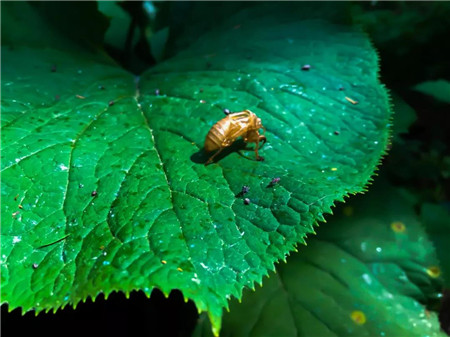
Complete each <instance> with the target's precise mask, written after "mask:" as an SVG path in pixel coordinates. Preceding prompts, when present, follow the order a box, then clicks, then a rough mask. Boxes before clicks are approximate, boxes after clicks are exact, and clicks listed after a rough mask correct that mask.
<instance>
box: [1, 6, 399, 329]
mask: <svg viewBox="0 0 450 337" xmlns="http://www.w3.org/2000/svg"><path fill="white" fill-rule="evenodd" d="M24 6H25V5H24ZM280 8H282V7H280ZM252 11H253V12H252ZM252 11H243V12H241V13H240V14H237V15H236V16H234V17H232V18H230V19H229V20H228V21H227V22H226V23H225V24H224V25H222V26H220V27H217V29H215V30H213V31H211V32H209V33H207V34H205V35H204V36H203V37H201V38H200V39H199V40H198V41H197V42H196V43H193V44H192V45H191V46H190V47H189V48H188V49H187V50H185V51H184V52H180V53H179V54H178V55H177V56H175V57H174V58H172V59H170V60H168V61H166V62H164V63H161V64H160V65H159V66H157V67H155V68H152V69H151V70H149V71H148V72H147V73H145V74H144V75H143V76H142V77H141V78H140V80H135V79H134V78H133V77H132V76H131V75H130V74H128V73H126V72H125V71H123V70H121V69H119V68H117V67H115V66H114V65H112V64H111V62H110V61H109V60H108V59H105V58H102V57H100V56H98V55H97V56H94V55H93V54H91V53H88V52H84V51H82V50H79V51H78V52H72V53H67V52H64V50H59V49H58V45H57V43H55V44H53V45H52V46H51V47H53V49H43V48H42V49H41V48H38V47H36V45H35V44H30V47H28V46H27V44H26V43H24V46H20V43H16V44H15V46H14V48H11V47H4V48H2V62H4V64H6V65H7V67H3V69H4V71H3V73H2V76H3V81H2V146H3V148H2V156H3V160H2V163H1V164H2V179H3V183H2V205H1V206H2V215H3V219H2V220H3V221H2V229H1V230H2V242H1V245H2V256H1V262H2V300H3V301H6V302H8V303H9V305H10V308H11V309H12V308H16V307H22V308H23V309H24V310H30V309H36V311H41V310H50V309H52V308H53V309H55V308H59V307H60V306H65V305H67V304H69V303H70V304H76V303H77V302H79V301H80V300H84V299H85V298H86V297H88V296H92V297H95V296H96V295H97V294H99V293H100V292H103V293H105V294H109V293H110V292H111V291H114V290H121V291H124V292H126V293H128V292H130V291H132V290H137V289H139V290H142V291H144V292H145V293H146V294H148V295H149V294H150V293H151V291H152V289H153V288H154V287H157V288H160V289H161V290H162V291H163V292H164V293H169V292H170V291H171V290H172V289H175V288H177V289H180V290H182V292H183V294H184V296H185V297H186V298H190V299H193V300H194V301H195V303H196V305H197V307H198V309H199V310H200V311H208V313H209V315H210V317H211V319H212V322H213V327H214V330H215V332H216V333H217V331H218V329H219V327H220V320H221V313H222V308H223V307H227V300H228V299H229V298H230V297H231V296H235V297H238V298H240V297H241V293H242V290H243V288H244V287H253V284H254V282H261V280H262V277H263V276H264V275H266V274H267V273H268V271H269V270H272V269H273V268H274V263H275V262H276V261H278V260H280V259H284V258H285V256H286V254H288V253H289V252H290V251H292V250H293V249H295V246H296V245H297V244H298V243H300V242H304V239H305V237H306V235H307V234H308V233H313V232H314V230H313V225H314V224H315V223H316V222H317V221H321V220H323V214H324V213H327V212H330V211H331V207H332V205H333V204H334V202H335V201H336V200H343V197H344V196H346V195H348V194H349V193H356V192H360V191H362V190H364V186H365V185H366V183H367V181H368V180H369V178H370V176H371V175H372V173H373V171H374V169H375V166H376V165H377V163H378V162H379V160H380V156H381V155H382V154H383V152H384V148H385V146H386V143H387V138H388V126H389V118H390V109H389V104H388V99H387V94H386V92H385V90H384V88H383V87H382V86H381V85H380V83H379V81H378V77H377V58H376V54H375V52H374V50H373V49H372V47H371V46H370V44H369V42H368V40H367V38H366V37H365V36H364V35H363V34H361V33H359V32H356V31H354V30H352V29H350V28H348V27H345V26H337V25H334V24H329V23H327V22H324V21H317V20H313V21H298V20H296V17H295V15H294V14H295V13H291V15H289V13H285V14H286V15H276V16H273V15H271V14H272V13H271V12H270V11H269V12H268V11H258V10H255V9H252ZM9 24H11V25H12V24H13V22H9ZM30 34H32V33H31V32H30ZM8 41H11V39H9V40H8ZM305 65H310V68H309V67H308V69H309V70H307V69H306V68H305V67H304V66H305ZM302 68H303V69H302ZM346 97H347V98H346ZM349 98H350V100H349ZM352 101H353V103H355V102H356V101H357V104H353V103H352ZM225 108H226V109H229V110H231V111H242V110H244V109H250V110H252V111H253V112H254V113H256V114H257V115H258V116H259V117H260V118H261V120H262V123H263V125H264V126H265V127H266V129H267V132H266V136H267V139H268V142H267V143H266V144H265V146H264V147H262V149H261V150H260V154H261V155H262V156H264V157H265V161H263V162H259V161H255V154H254V152H253V151H252V150H246V149H244V147H245V146H243V145H244V144H243V142H242V141H240V142H236V143H235V144H234V146H233V147H231V149H230V150H229V151H224V155H223V156H221V157H220V158H219V160H218V161H217V163H215V164H213V165H209V166H204V165H203V163H204V162H205V160H206V159H207V158H208V157H209V156H210V155H211V154H205V153H203V151H202V148H203V142H204V139H205V136H206V134H207V132H208V130H209V129H210V128H211V127H212V126H213V124H214V123H215V122H216V121H218V120H219V119H221V118H223V117H224V116H225V115H224V114H223V109H225ZM275 177H279V178H280V182H279V183H277V184H275V185H271V184H270V182H271V180H272V179H273V178H275ZM244 185H245V186H249V187H250V192H249V193H248V194H247V195H246V197H248V198H249V199H250V200H251V203H250V204H249V205H246V204H244V202H243V198H242V196H239V192H241V190H242V187H243V186H244Z"/></svg>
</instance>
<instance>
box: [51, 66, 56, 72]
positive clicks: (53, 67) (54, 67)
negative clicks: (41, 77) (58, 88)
mask: <svg viewBox="0 0 450 337" xmlns="http://www.w3.org/2000/svg"><path fill="white" fill-rule="evenodd" d="M51 71H52V73H54V72H56V64H54V65H52V69H51Z"/></svg>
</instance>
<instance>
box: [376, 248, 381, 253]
mask: <svg viewBox="0 0 450 337" xmlns="http://www.w3.org/2000/svg"><path fill="white" fill-rule="evenodd" d="M375 250H376V251H377V253H381V251H382V250H383V249H381V247H377V248H375Z"/></svg>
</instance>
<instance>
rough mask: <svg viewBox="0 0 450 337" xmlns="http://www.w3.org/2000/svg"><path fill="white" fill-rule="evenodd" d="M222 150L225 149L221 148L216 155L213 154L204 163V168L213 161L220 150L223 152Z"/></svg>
mask: <svg viewBox="0 0 450 337" xmlns="http://www.w3.org/2000/svg"><path fill="white" fill-rule="evenodd" d="M224 148H225V147H221V148H220V149H219V150H218V151H217V152H216V153H214V154H213V155H212V156H211V157H210V158H209V159H208V161H207V162H206V163H205V166H206V165H209V164H211V163H212V161H213V159H214V157H215V156H217V155H218V154H219V153H220V152H222V150H223V149H224Z"/></svg>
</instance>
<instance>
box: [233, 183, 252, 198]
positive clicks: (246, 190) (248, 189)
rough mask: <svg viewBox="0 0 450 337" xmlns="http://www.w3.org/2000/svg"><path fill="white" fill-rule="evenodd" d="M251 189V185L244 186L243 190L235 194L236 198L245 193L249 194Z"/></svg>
mask: <svg viewBox="0 0 450 337" xmlns="http://www.w3.org/2000/svg"><path fill="white" fill-rule="evenodd" d="M249 191H250V187H249V186H242V189H241V191H240V192H239V193H238V194H236V195H235V197H236V198H239V197H242V196H243V195H245V194H247V193H248V192H249Z"/></svg>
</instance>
